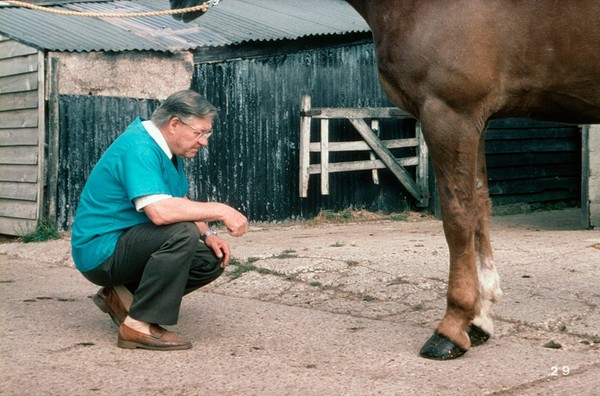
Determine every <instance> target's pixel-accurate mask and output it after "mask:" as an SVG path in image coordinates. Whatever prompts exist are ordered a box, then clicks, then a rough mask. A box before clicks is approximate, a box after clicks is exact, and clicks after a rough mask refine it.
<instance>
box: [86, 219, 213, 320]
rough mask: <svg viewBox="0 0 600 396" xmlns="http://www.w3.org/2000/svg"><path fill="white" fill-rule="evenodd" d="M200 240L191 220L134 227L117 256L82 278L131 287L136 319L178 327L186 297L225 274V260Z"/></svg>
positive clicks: (124, 237) (132, 311) (122, 240)
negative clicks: (222, 264)
mask: <svg viewBox="0 0 600 396" xmlns="http://www.w3.org/2000/svg"><path fill="white" fill-rule="evenodd" d="M199 237H200V232H199V231H198V227H196V225H195V224H194V223H192V222H183V223H176V224H170V225H166V226H156V225H154V224H152V223H146V224H141V225H138V226H135V227H132V228H130V229H129V230H127V231H126V232H125V233H124V234H123V235H121V237H120V238H119V241H118V243H117V246H116V248H115V252H114V253H113V255H112V256H111V257H109V258H108V259H107V260H106V261H105V262H103V263H102V264H101V265H100V266H98V267H96V268H94V269H93V270H91V271H88V272H85V273H83V276H85V277H86V278H87V279H88V280H89V281H90V282H92V283H95V284H97V285H99V286H117V285H124V286H126V287H127V288H128V289H129V290H130V291H131V293H132V294H133V303H132V304H131V308H130V309H129V315H130V316H131V317H132V318H133V319H137V320H141V321H144V322H147V323H156V324H162V325H173V324H176V323H177V319H178V317H179V308H180V306H181V300H182V298H183V296H184V295H185V294H187V293H190V292H192V291H194V290H196V289H198V288H200V287H202V286H204V285H206V284H208V283H210V282H212V281H213V280H215V279H216V278H218V277H219V276H220V275H221V274H222V273H223V268H221V266H220V264H221V261H222V260H221V259H219V258H218V257H217V256H216V255H215V254H214V252H213V251H212V249H210V248H208V247H206V245H204V243H202V242H200V241H199Z"/></svg>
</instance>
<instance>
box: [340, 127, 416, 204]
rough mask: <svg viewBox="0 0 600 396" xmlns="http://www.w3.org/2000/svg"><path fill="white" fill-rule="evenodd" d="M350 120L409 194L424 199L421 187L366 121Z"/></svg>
mask: <svg viewBox="0 0 600 396" xmlns="http://www.w3.org/2000/svg"><path fill="white" fill-rule="evenodd" d="M348 120H349V121H350V122H351V123H352V125H354V128H356V130H357V131H358V133H360V135H361V136H362V138H363V139H364V140H365V142H367V144H368V145H369V146H370V147H371V149H372V150H373V151H374V152H375V154H377V156H378V157H379V158H380V159H381V161H382V162H383V163H384V164H385V165H386V166H387V167H388V169H389V170H391V171H392V173H393V174H394V176H396V178H397V179H398V180H400V182H401V183H402V184H403V185H404V187H406V189H407V190H408V192H410V193H411V194H412V195H413V196H414V197H415V198H416V199H418V200H422V199H424V198H425V197H423V196H422V194H421V191H420V189H419V187H418V186H417V184H416V183H415V181H414V180H413V179H412V178H411V177H410V174H409V173H408V172H407V171H406V169H404V167H403V166H402V165H400V164H399V163H398V161H396V158H394V156H393V155H392V153H391V152H390V150H389V149H388V148H387V147H385V146H384V145H383V144H382V143H381V141H380V140H379V138H378V137H377V135H375V133H374V132H373V131H372V130H371V128H369V126H368V125H367V123H366V122H365V120H364V119H362V118H348Z"/></svg>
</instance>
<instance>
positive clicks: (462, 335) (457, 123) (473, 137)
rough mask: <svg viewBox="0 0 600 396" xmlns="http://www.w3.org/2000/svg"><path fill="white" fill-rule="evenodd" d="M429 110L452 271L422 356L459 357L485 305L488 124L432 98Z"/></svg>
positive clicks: (425, 120) (424, 116) (424, 120)
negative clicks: (482, 165) (481, 264)
mask: <svg viewBox="0 0 600 396" xmlns="http://www.w3.org/2000/svg"><path fill="white" fill-rule="evenodd" d="M424 110H425V111H422V112H421V124H422V127H423V133H424V135H425V139H426V141H427V145H428V146H429V152H430V154H431V157H432V160H433V164H434V167H435V172H436V177H437V183H438V191H439V195H440V207H441V210H442V219H443V226H444V234H445V236H446V241H447V242H448V249H449V252H450V272H449V278H448V292H447V307H446V313H445V315H444V317H443V319H442V320H441V322H440V324H439V325H438V327H437V329H436V331H435V333H434V335H433V336H432V337H431V338H430V339H429V340H428V341H427V342H426V343H425V345H424V346H423V348H422V349H421V356H423V357H426V358H430V359H453V358H456V357H458V356H460V355H462V354H464V353H465V352H466V351H467V350H468V349H469V348H470V346H471V342H470V340H469V335H468V334H467V327H468V326H469V325H470V324H471V322H472V321H473V320H474V319H475V318H476V317H477V316H478V315H479V311H480V287H479V276H478V269H477V262H478V261H479V260H478V256H477V255H476V252H475V245H476V244H477V245H481V244H482V243H483V246H485V247H486V248H488V247H489V239H488V238H487V225H486V223H485V222H483V221H481V220H480V204H479V201H480V199H479V198H480V196H479V192H478V190H477V188H476V187H477V178H478V176H479V175H480V173H482V172H480V171H478V169H477V163H478V160H477V157H478V151H479V141H480V139H481V138H482V135H483V132H482V131H483V127H484V125H483V124H482V125H477V123H476V122H474V121H473V120H472V119H471V118H468V117H466V116H465V115H464V114H460V113H458V112H454V111H452V109H449V108H448V107H446V106H445V105H444V104H443V103H441V102H437V103H436V102H433V103H430V104H429V107H428V108H426V109H424ZM483 173H485V171H484V172H483ZM476 234H477V235H478V237H477V240H476ZM478 253H479V250H478Z"/></svg>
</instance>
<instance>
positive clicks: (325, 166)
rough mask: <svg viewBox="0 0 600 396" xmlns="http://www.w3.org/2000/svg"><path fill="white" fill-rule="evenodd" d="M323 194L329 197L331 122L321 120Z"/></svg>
mask: <svg viewBox="0 0 600 396" xmlns="http://www.w3.org/2000/svg"><path fill="white" fill-rule="evenodd" d="M321 194H322V195H329V120H328V119H326V118H323V119H322V120H321Z"/></svg>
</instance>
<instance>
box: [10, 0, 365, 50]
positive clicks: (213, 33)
mask: <svg viewBox="0 0 600 396" xmlns="http://www.w3.org/2000/svg"><path fill="white" fill-rule="evenodd" d="M51 7H52V8H53V9H58V10H70V11H80V12H101V13H133V12H150V11H159V10H165V9H168V7H169V2H168V1H167V0H147V1H112V2H73V3H61V4H59V5H53V6H51ZM367 31H369V28H368V26H367V24H366V23H365V22H364V20H363V19H362V18H361V17H360V16H359V15H358V13H356V11H354V9H353V8H352V7H350V5H348V4H347V3H346V2H345V1H343V0H301V1H299V0H221V2H220V3H219V4H218V5H217V6H216V7H213V8H211V9H210V10H209V11H208V12H207V13H206V14H205V15H203V16H202V17H200V18H198V19H196V20H195V21H192V22H189V23H183V22H180V21H177V20H175V19H174V18H173V17H171V16H170V15H164V16H154V17H140V18H91V17H79V16H64V15H57V14H50V13H46V12H43V11H36V10H30V9H25V8H16V7H0V33H1V34H3V35H5V36H8V37H10V38H13V39H16V40H19V41H21V42H23V43H25V44H28V45H31V46H33V47H36V48H39V49H46V50H50V51H67V52H71V51H72V52H88V51H127V50H154V51H167V52H171V51H180V50H193V49H196V48H200V47H217V46H226V45H233V44H241V43H244V42H250V41H272V40H282V39H292V40H293V39H298V38H301V37H305V36H312V35H335V34H344V33H350V32H367Z"/></svg>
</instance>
